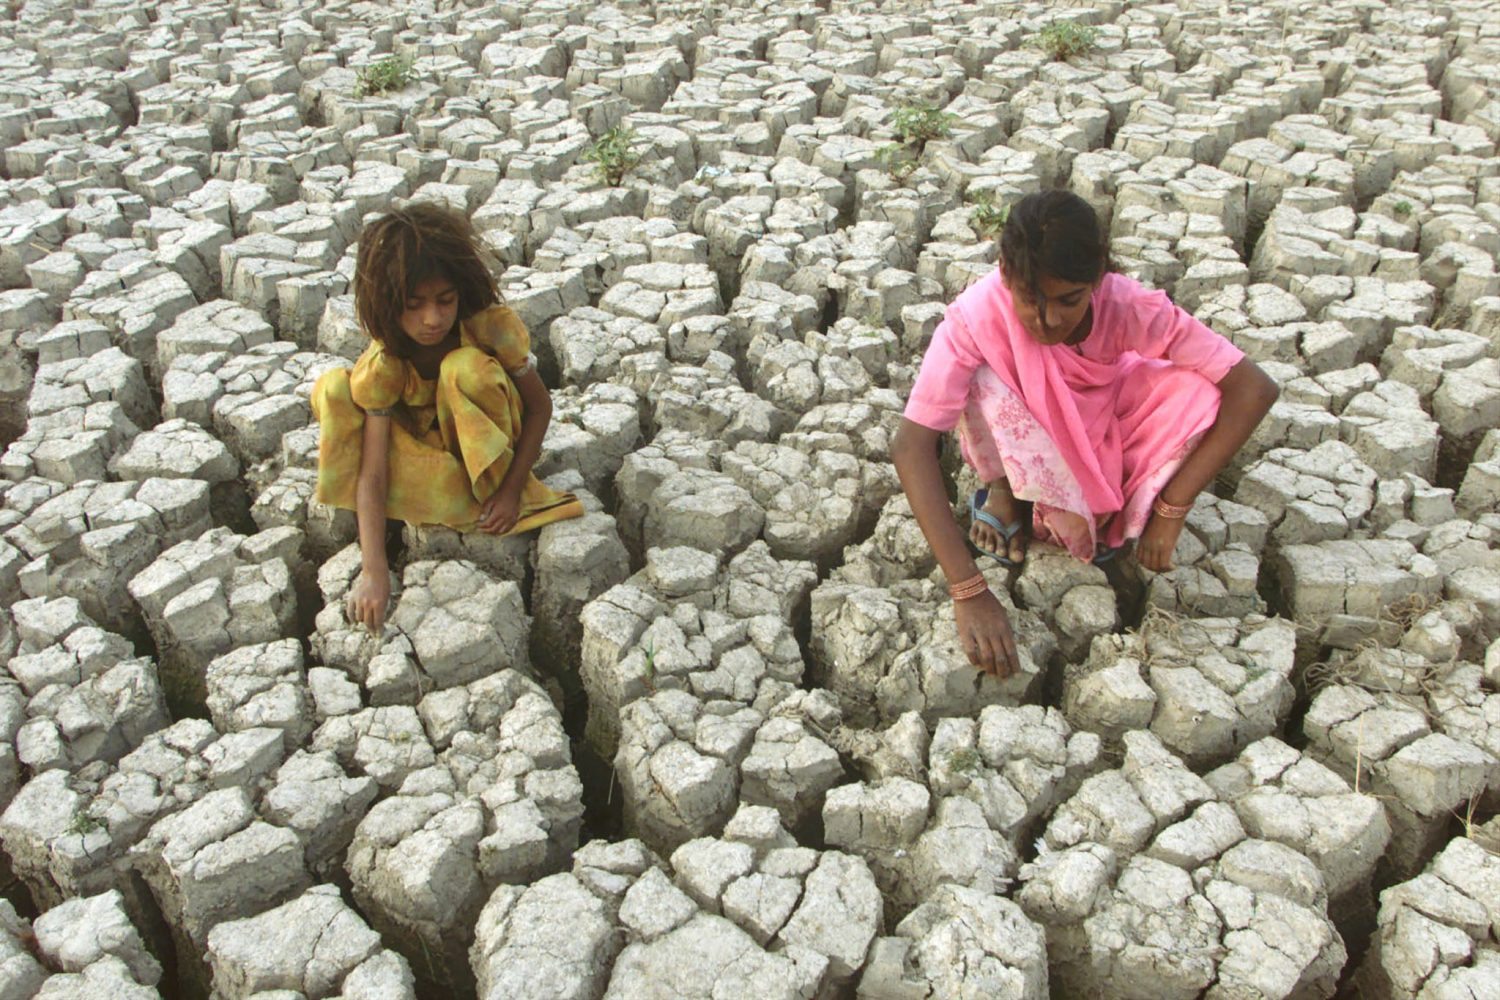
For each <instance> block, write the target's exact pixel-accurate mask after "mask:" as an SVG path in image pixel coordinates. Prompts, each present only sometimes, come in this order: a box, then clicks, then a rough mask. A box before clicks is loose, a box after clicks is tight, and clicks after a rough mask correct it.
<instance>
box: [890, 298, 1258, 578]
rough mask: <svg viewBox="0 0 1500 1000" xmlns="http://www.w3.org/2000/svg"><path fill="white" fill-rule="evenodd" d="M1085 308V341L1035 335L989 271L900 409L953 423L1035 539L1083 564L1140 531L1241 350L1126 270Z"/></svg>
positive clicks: (1207, 421) (913, 416)
mask: <svg viewBox="0 0 1500 1000" xmlns="http://www.w3.org/2000/svg"><path fill="white" fill-rule="evenodd" d="M1093 311H1094V319H1093V328H1092V330H1091V332H1090V333H1089V336H1088V337H1087V338H1086V339H1085V340H1084V342H1083V343H1082V344H1080V345H1078V346H1077V347H1070V346H1067V345H1064V344H1057V345H1050V346H1049V345H1044V344H1039V343H1037V342H1036V341H1035V340H1033V339H1032V338H1031V336H1030V335H1029V334H1027V333H1026V331H1025V329H1024V328H1023V327H1022V325H1021V321H1020V319H1019V318H1018V317H1017V316H1016V314H1015V310H1014V309H1013V308H1012V305H1011V298H1010V292H1009V291H1008V290H1007V289H1006V287H1005V284H1004V282H1003V281H1002V280H1001V278H1000V272H999V270H996V271H995V272H994V273H993V274H991V275H989V276H988V277H986V278H984V279H983V280H981V281H979V282H977V283H976V284H975V285H973V286H972V287H971V288H969V289H968V290H967V291H965V292H964V293H963V294H962V295H960V296H959V297H958V298H957V299H955V300H954V301H953V303H952V304H951V305H950V306H949V307H948V311H947V315H946V317H945V318H944V320H943V322H942V324H941V325H940V326H939V327H938V328H937V331H936V332H935V333H934V334H933V338H932V344H931V346H930V347H928V349H927V354H926V356H925V357H924V358H923V359H922V369H921V371H920V372H919V373H918V375H917V381H916V385H915V386H913V387H912V393H911V398H910V399H909V400H908V401H907V404H906V416H907V418H908V419H910V420H912V421H913V422H915V423H918V424H921V425H923V426H924V427H930V428H932V429H933V430H938V431H947V430H952V429H953V428H954V427H955V426H956V427H958V428H959V443H960V446H961V447H962V450H963V455H964V459H965V461H967V462H968V463H969V465H971V466H972V467H973V468H974V470H975V471H976V472H977V473H978V474H979V475H980V477H981V478H983V479H984V480H985V481H986V482H992V481H994V480H997V479H1001V478H1007V477H1008V478H1009V480H1010V487H1011V489H1012V491H1013V492H1014V493H1015V494H1016V496H1018V497H1020V498H1021V499H1023V500H1031V501H1034V508H1033V514H1034V516H1033V524H1032V530H1033V531H1034V533H1035V534H1036V535H1037V537H1039V538H1043V539H1047V540H1051V541H1055V542H1057V543H1058V544H1060V545H1063V546H1064V547H1065V548H1067V549H1068V550H1069V551H1070V552H1072V553H1073V554H1074V555H1075V556H1077V557H1078V558H1080V559H1089V558H1092V557H1093V555H1094V552H1095V546H1096V545H1098V544H1099V543H1100V542H1103V544H1106V545H1110V546H1117V545H1120V544H1123V543H1124V541H1125V540H1126V539H1129V538H1135V537H1138V536H1139V535H1140V533H1141V530H1142V529H1143V528H1144V527H1145V525H1146V521H1147V520H1148V519H1149V517H1150V514H1151V503H1152V501H1153V500H1155V498H1156V495H1157V493H1159V492H1160V491H1161V489H1162V487H1163V486H1165V485H1166V483H1167V482H1168V481H1169V480H1170V479H1171V478H1172V475H1173V474H1174V473H1175V472H1176V471H1177V467H1178V466H1179V465H1180V464H1181V462H1182V459H1183V458H1185V457H1186V455H1187V453H1188V452H1189V451H1190V450H1191V449H1192V447H1193V445H1194V444H1196V443H1197V440H1198V438H1199V437H1200V436H1201V435H1202V434H1203V432H1204V431H1206V430H1208V428H1209V427H1211V426H1212V425H1213V423H1214V420H1215V419H1217V417H1218V412H1219V389H1218V386H1217V384H1216V383H1218V382H1219V380H1220V379H1222V378H1223V377H1224V376H1225V375H1226V374H1227V373H1228V372H1229V369H1231V368H1233V367H1234V366H1235V365H1236V364H1238V363H1239V361H1240V359H1242V358H1243V357H1244V356H1245V355H1244V353H1243V352H1242V351H1240V349H1239V348H1237V347H1235V346H1234V345H1233V344H1231V343H1230V342H1229V341H1228V340H1226V339H1225V338H1223V337H1221V336H1219V335H1218V334H1217V333H1214V332H1213V331H1212V330H1210V329H1209V328H1208V327H1206V326H1204V325H1203V324H1202V323H1200V322H1198V321H1197V320H1196V319H1194V318H1193V317H1191V316H1189V315H1188V314H1187V313H1185V312H1183V311H1182V310H1181V309H1179V308H1178V307H1177V306H1176V305H1174V304H1173V303H1172V301H1171V300H1170V299H1168V298H1167V296H1166V295H1165V294H1164V293H1162V292H1160V291H1152V290H1148V289H1146V288H1144V287H1142V286H1141V285H1140V284H1138V283H1137V282H1135V281H1132V280H1131V279H1129V278H1126V277H1124V276H1123V275H1118V274H1109V275H1106V276H1105V278H1104V280H1103V282H1101V283H1100V285H1099V288H1098V290H1097V291H1096V292H1095V293H1094V297H1093ZM1115 515H1121V516H1115Z"/></svg>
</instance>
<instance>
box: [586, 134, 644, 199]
mask: <svg viewBox="0 0 1500 1000" xmlns="http://www.w3.org/2000/svg"><path fill="white" fill-rule="evenodd" d="M634 143H635V130H634V129H630V128H626V127H625V126H623V125H616V126H615V127H614V128H612V129H610V130H609V131H608V132H605V133H604V134H603V135H601V136H600V137H599V141H598V142H596V143H594V144H593V145H592V146H590V147H589V148H588V151H587V152H585V153H584V154H583V158H584V160H585V161H586V162H588V163H592V164H594V165H595V169H596V170H597V171H598V173H599V179H600V180H601V181H603V182H604V183H605V184H606V185H608V186H609V187H619V186H620V183H621V182H622V181H624V180H625V175H626V174H628V173H630V172H631V171H632V170H634V169H635V168H636V167H637V166H638V165H639V164H640V162H641V154H640V153H637V152H636V151H635V150H634V149H632V148H631V146H632V145H633V144H634Z"/></svg>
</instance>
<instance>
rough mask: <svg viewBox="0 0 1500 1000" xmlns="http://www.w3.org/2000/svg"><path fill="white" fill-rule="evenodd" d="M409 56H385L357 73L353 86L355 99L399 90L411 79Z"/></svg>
mask: <svg viewBox="0 0 1500 1000" xmlns="http://www.w3.org/2000/svg"><path fill="white" fill-rule="evenodd" d="M414 64H415V63H414V60H413V59H412V57H411V56H386V57H385V58H384V59H382V60H380V61H379V62H374V63H371V64H370V65H368V66H366V67H365V68H364V69H362V70H360V71H359V79H358V81H357V82H356V83H355V84H354V96H355V97H373V96H374V95H376V94H385V93H390V92H391V91H395V90H401V89H403V88H404V87H405V86H406V85H407V84H409V83H411V81H412V79H413V74H412V66H413V65H414Z"/></svg>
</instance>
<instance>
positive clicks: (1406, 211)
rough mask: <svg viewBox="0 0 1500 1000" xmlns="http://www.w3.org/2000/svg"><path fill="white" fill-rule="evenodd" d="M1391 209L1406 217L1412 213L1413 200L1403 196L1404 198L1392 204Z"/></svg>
mask: <svg viewBox="0 0 1500 1000" xmlns="http://www.w3.org/2000/svg"><path fill="white" fill-rule="evenodd" d="M1391 211H1393V212H1395V213H1396V214H1397V215H1399V216H1400V217H1401V218H1403V219H1404V218H1406V217H1407V216H1408V215H1410V214H1411V202H1409V201H1407V200H1406V199H1404V198H1403V199H1402V200H1400V201H1398V202H1396V204H1394V205H1392V206H1391Z"/></svg>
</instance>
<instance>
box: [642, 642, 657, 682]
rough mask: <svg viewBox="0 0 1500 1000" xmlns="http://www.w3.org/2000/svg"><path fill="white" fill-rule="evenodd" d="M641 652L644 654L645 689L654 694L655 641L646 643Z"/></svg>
mask: <svg viewBox="0 0 1500 1000" xmlns="http://www.w3.org/2000/svg"><path fill="white" fill-rule="evenodd" d="M642 652H643V653H645V654H646V688H647V690H649V691H653V692H654V691H655V690H656V640H654V639H652V640H649V641H647V643H646V646H645V648H644V649H643V650H642Z"/></svg>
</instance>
